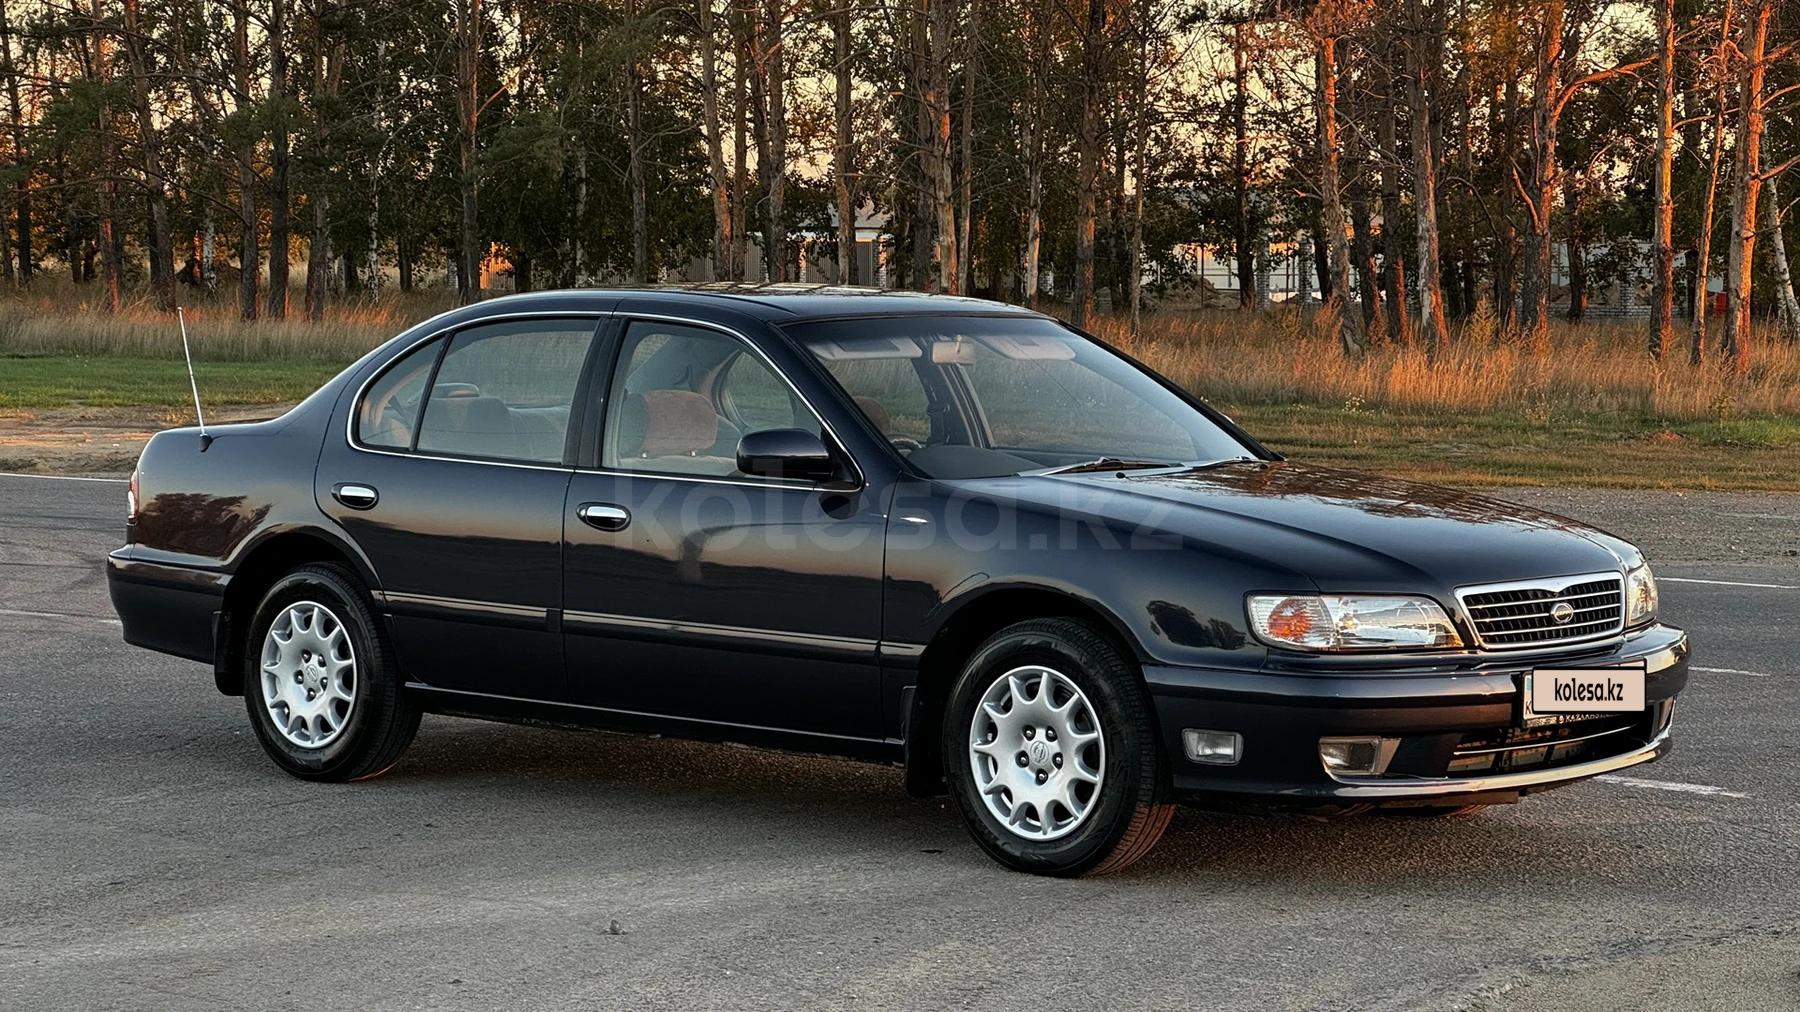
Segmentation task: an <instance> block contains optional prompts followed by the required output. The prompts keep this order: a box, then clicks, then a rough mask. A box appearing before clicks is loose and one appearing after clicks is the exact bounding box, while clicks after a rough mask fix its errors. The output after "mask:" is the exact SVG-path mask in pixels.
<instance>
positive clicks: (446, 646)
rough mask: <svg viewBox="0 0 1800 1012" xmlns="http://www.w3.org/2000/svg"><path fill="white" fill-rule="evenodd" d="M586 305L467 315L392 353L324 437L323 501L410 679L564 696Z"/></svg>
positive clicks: (590, 327)
mask: <svg viewBox="0 0 1800 1012" xmlns="http://www.w3.org/2000/svg"><path fill="white" fill-rule="evenodd" d="M595 328H596V321H595V320H594V319H592V318H556V319H519V320H507V321H500V322H494V323H483V324H477V325H474V326H470V327H467V328H464V329H461V330H458V331H456V332H455V333H453V334H446V335H442V336H440V337H437V338H435V339H433V340H431V341H429V342H427V343H425V344H422V345H420V346H418V347H417V348H415V349H414V350H412V351H410V352H408V353H407V354H405V355H403V356H402V357H401V358H399V359H397V360H396V361H395V362H394V363H393V364H392V365H391V366H389V367H388V368H387V369H386V370H385V371H383V372H382V373H380V374H379V375H378V376H377V377H376V379H375V380H374V381H373V382H371V383H369V384H368V385H367V386H366V387H365V388H364V390H363V392H362V396H361V397H360V399H359V400H358V401H357V402H356V403H354V404H352V405H351V407H350V411H351V418H350V423H349V429H350V433H349V438H350V440H353V442H347V441H346V440H345V439H343V438H337V439H328V440H327V441H326V450H325V452H324V454H323V455H322V456H321V458H320V460H319V471H318V478H317V493H318V501H319V505H320V507H321V508H322V509H324V510H325V511H326V513H328V514H329V515H330V516H331V517H332V518H333V519H334V520H336V521H337V522H338V523H339V524H340V525H342V526H343V528H344V529H345V531H347V532H348V533H349V535H350V537H351V538H352V539H354V540H355V542H356V544H357V545H358V546H359V547H360V548H361V549H362V550H363V552H364V553H365V554H366V555H367V556H368V559H369V562H370V564H371V565H372V566H373V567H374V569H375V572H376V575H377V578H378V579H379V581H380V585H381V586H380V589H379V591H378V594H379V596H380V597H381V599H382V600H381V604H382V605H383V607H384V609H385V610H386V611H387V612H388V614H389V615H391V616H392V623H393V624H392V628H393V631H394V634H395V638H396V640H397V643H396V646H397V648H398V650H399V653H400V662H401V665H402V668H403V670H404V671H405V672H406V675H407V677H408V678H409V679H411V680H415V681H420V682H424V683H426V684H429V685H432V686H434V687H438V688H445V689H457V690H463V691H471V692H482V693H493V694H498V695H505V696H517V697H522V698H529V699H551V700H554V699H561V698H562V697H563V677H562V644H561V639H560V636H559V635H558V634H557V632H556V630H555V626H554V616H555V613H556V609H558V608H560V607H561V605H562V514H563V504H564V496H565V494H566V493H567V491H568V484H569V475H570V474H571V472H572V466H571V465H572V460H573V456H572V454H573V450H572V448H571V446H570V440H569V438H568V434H569V430H570V424H569V416H570V413H571V408H572V406H573V404H574V400H575V396H576V390H577V386H578V385H579V382H578V381H579V377H580V376H581V373H582V369H583V366H584V363H585V362H586V360H587V357H588V355H589V352H590V349H591V346H592V344H593V341H594V333H595Z"/></svg>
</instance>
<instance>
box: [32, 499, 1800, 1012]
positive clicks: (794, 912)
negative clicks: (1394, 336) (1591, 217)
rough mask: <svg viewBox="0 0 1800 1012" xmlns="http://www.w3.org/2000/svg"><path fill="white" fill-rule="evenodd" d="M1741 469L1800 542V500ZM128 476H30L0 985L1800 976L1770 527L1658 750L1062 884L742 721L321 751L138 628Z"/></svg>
mask: <svg viewBox="0 0 1800 1012" xmlns="http://www.w3.org/2000/svg"><path fill="white" fill-rule="evenodd" d="M1613 495H1615V496H1622V495H1624V494H1622V493H1613ZM1554 498H1555V494H1554V493H1545V494H1542V495H1540V496H1539V497H1538V499H1539V501H1546V499H1549V500H1553V499H1554ZM1572 501H1573V500H1572ZM1743 501H1744V503H1746V504H1747V505H1744V506H1743V507H1742V511H1743V512H1744V513H1745V514H1746V515H1752V516H1754V517H1757V518H1761V519H1760V520H1758V522H1759V523H1763V524H1765V525H1769V524H1772V525H1773V527H1772V528H1771V529H1773V530H1775V531H1777V532H1780V533H1776V534H1772V535H1771V534H1765V535H1763V536H1764V537H1769V538H1774V539H1775V540H1781V539H1784V538H1785V539H1786V541H1785V542H1784V544H1785V545H1786V546H1787V547H1792V546H1793V545H1794V544H1795V543H1796V542H1797V541H1800V539H1796V538H1795V537H1794V535H1795V532H1797V531H1800V497H1791V498H1784V497H1778V496H1763V497H1746V498H1745V499H1744V500H1743ZM1622 502H1623V503H1624V505H1625V507H1626V510H1625V511H1622V512H1621V513H1620V514H1619V515H1618V516H1614V517H1602V518H1599V519H1601V520H1602V521H1603V522H1604V521H1609V520H1610V521H1613V523H1612V526H1614V527H1615V528H1617V529H1620V531H1621V533H1626V534H1631V533H1632V532H1631V531H1630V530H1629V529H1628V526H1629V525H1628V523H1627V521H1629V519H1630V517H1631V515H1632V514H1631V513H1629V511H1628V507H1629V505H1630V499H1629V497H1628V496H1627V497H1626V498H1625V499H1623V500H1622ZM123 504H124V490H123V486H122V485H120V484H117V483H113V484H106V483H89V482H77V481H57V480H44V479H30V478H12V477H0V1008H5V1009H36V1008H47V1007H55V1008H58V1009H86V1008H130V1009H146V1008H163V1007H169V1008H211V1007H218V1008H234V1009H235V1008H270V1009H277V1008H294V1009H309V1008H334V1007H344V1006H357V1007H370V1008H383V1009H400V1008H443V1007H531V1008H684V1009H686V1008H775V1009H786V1008H843V1007H852V1006H862V1007H874V1008H888V1007H905V1008H981V1009H991V1008H1003V1007H1018V1006H1040V1007H1044V1006H1047V1007H1058V1006H1062V1007H1071V1008H1095V1007H1104V1008H1181V1009H1195V1008H1205V1009H1229V1008H1245V1009H1286V1008H1325V1009H1343V1008H1355V1009H1413V1008H1423V1009H1439V1008H1480V1009H1514V1008H1516V1009H1558V1008H1588V1007H1600V1008H1643V1007H1651V1006H1657V1007H1666V1008H1730V1009H1747V1008H1756V1009H1780V1008H1800V804H1797V802H1796V799H1797V798H1800V747H1797V746H1800V629H1797V628H1796V625H1797V624H1800V564H1796V562H1795V560H1794V559H1793V558H1792V557H1783V556H1782V555H1781V552H1780V551H1778V550H1774V549H1773V548H1772V549H1771V551H1770V552H1769V554H1768V556H1767V557H1766V558H1763V557H1760V556H1758V555H1757V553H1755V552H1749V553H1747V554H1741V555H1733V556H1731V558H1732V559H1735V560H1739V561H1734V562H1731V563H1729V564H1725V563H1719V562H1711V563H1708V562H1697V561H1687V562H1680V561H1674V562H1665V563H1664V564H1663V565H1662V566H1661V567H1659V568H1660V573H1661V575H1662V576H1663V577H1664V586H1663V592H1664V602H1665V614H1666V616H1667V618H1668V619H1669V620H1670V621H1672V622H1675V623H1677V624H1680V625H1683V626H1686V627H1688V628H1689V629H1690V630H1692V631H1693V633H1694V636H1695V639H1696V643H1697V649H1696V658H1695V663H1696V664H1697V665H1699V668H1698V670H1697V672H1696V674H1695V677H1694V682H1693V684H1692V686H1691V687H1690V688H1689V690H1688V693H1687V694H1686V696H1685V697H1684V698H1683V700H1682V705H1681V709H1680V712H1679V713H1678V715H1677V730H1678V746H1677V749H1676V752H1675V754H1674V756H1672V757H1671V758H1669V759H1668V760H1666V761H1664V762H1662V763H1659V764H1656V765H1653V766H1647V767H1639V768H1638V769H1635V770H1632V771H1630V773H1631V777H1630V778H1629V779H1628V780H1624V781H1619V780H1615V781H1610V782H1599V781H1592V782H1588V783H1584V784H1580V785H1577V786H1574V787H1570V788H1568V789H1565V790H1562V791H1558V792H1555V793H1552V794H1549V795H1545V796H1542V797H1539V798H1532V799H1528V800H1527V801H1526V802H1525V803H1524V804H1521V805H1517V806H1511V807H1507V808H1502V809H1497V810H1493V811H1491V812H1489V813H1486V814H1483V815H1481V816H1479V817H1476V818H1474V819H1470V820H1465V821H1459V822H1447V823H1438V822H1428V821H1420V820H1414V819H1406V818H1398V817H1392V816H1365V817H1362V818H1359V819H1348V820H1337V821H1329V822H1327V821H1316V820H1313V819H1309V818H1304V817H1298V816H1279V817H1267V816H1265V817H1257V816H1224V815H1215V814H1207V813H1202V812H1197V811H1183V812H1181V813H1180V814H1179V815H1177V817H1176V820H1175V823H1174V825H1173V827H1172V828H1171V830H1170V832H1169V834H1168V835H1167V836H1166V837H1165V838H1164V840H1163V843H1162V846H1161V847H1160V848H1159V849H1158V850H1157V851H1156V853H1154V854H1153V855H1152V856H1151V857H1150V858H1149V859H1148V860H1146V861H1144V862H1143V863H1141V864H1139V865H1137V866H1136V867H1134V868H1133V869H1131V870H1130V871H1129V872H1128V873H1126V874H1124V875H1121V876H1117V877H1112V878H1106V879H1099V880H1086V881H1076V882H1065V881H1054V880H1045V879H1035V878H1031V877H1027V876H1023V875H1017V874H1013V873H1009V872H1006V871H1003V870H1001V869H1000V868H999V867H998V866H996V865H993V864H992V863H990V862H989V861H988V860H987V859H986V858H984V857H983V856H982V855H981V854H980V853H979V852H977V850H976V849H975V847H974V846H973V845H972V844H971V843H969V842H968V841H967V840H966V839H965V837H964V835H963V832H962V829H961V828H960V827H959V826H958V825H957V823H956V820H955V818H954V816H953V815H952V814H951V813H950V812H949V811H947V810H946V809H945V808H944V806H943V805H942V804H941V803H939V802H937V801H918V800H913V799H910V798H908V797H906V796H905V794H903V793H902V791H901V789H900V778H899V775H898V774H897V773H896V772H895V771H893V770H889V769H885V768H877V767H864V766H858V765H855V764H851V763H843V762H835V761H828V760H814V759H800V758H794V757H788V756H780V755H771V754H765V753H760V752H755V751H751V750H747V749H739V748H731V747H718V746H702V745H691V744H685V743H680V742H669V741H655V740H645V739H634V738H627V737H618V736H612V735H600V734H578V733H573V732H558V731H550V730H537V729H526V728H518V727H509V726H504V725H499V724H484V723H477V722H472V721H453V720H449V719H440V718H427V721H426V724H425V726H424V728H423V729H422V730H421V732H420V734H419V738H418V741H417V743H416V744H415V745H414V746H413V748H412V751H411V752H409V753H408V754H407V756H406V757H405V758H404V759H403V760H402V761H401V763H400V765H399V766H398V767H397V768H396V769H395V770H394V771H393V772H392V773H390V774H389V775H387V776H386V777H384V778H382V779H379V780H376V781H372V782H369V783H363V784H352V785H341V786H340V785H315V784H304V783H300V782H298V781H295V780H292V779H289V778H288V777H286V776H284V775H283V774H281V773H279V772H278V771H277V770H276V769H275V767H274V766H273V765H271V764H270V763H269V762H268V761H267V760H266V759H265V758H264V756H263V755H262V752H261V750H260V749H259V748H258V746H257V744H256V742H255V741H254V739H253V738H252V736H251V734H250V732H249V730H248V727H247V724H246V718H245V714H244V711H243V707H242V705H241V703H240V701H238V700H236V699H227V698H225V697H222V696H220V695H218V694H217V693H216V692H215V691H214V690H213V688H212V684H211V681H212V680H211V677H210V674H209V672H208V670H207V669H206V668H205V667H204V666H202V665H198V664H194V663H190V662H186V661H180V660H175V659H173V658H169V657H163V656H160V655H157V654H152V653H148V652H145V651H141V650H137V649H134V648H131V647H127V646H126V645H125V644H123V643H122V642H120V640H119V630H118V627H117V625H116V624H115V623H114V622H113V621H112V620H111V618H110V616H111V610H110V608H109V606H108V604H107V601H106V592H105V586H104V580H103V576H102V571H101V565H100V559H101V558H102V557H103V556H104V553H105V552H106V551H107V550H108V549H109V548H111V547H113V546H114V545H115V544H117V543H118V541H119V539H120V534H121V526H120V525H121V514H122V510H123ZM1675 512H1676V513H1680V511H1675ZM1621 518H1623V519H1621ZM1670 522H1673V521H1670ZM1689 522H1692V523H1694V524H1696V525H1708V526H1715V525H1717V524H1719V523H1721V522H1722V521H1721V520H1720V517H1719V514H1718V512H1717V508H1714V509H1711V510H1706V511H1701V512H1700V513H1699V514H1698V515H1694V516H1692V517H1691V518H1689ZM1655 540H1657V541H1658V543H1660V544H1664V545H1679V544H1681V543H1682V542H1681V539H1680V538H1679V536H1678V532H1677V533H1675V534H1672V533H1671V531H1670V530H1669V529H1667V528H1666V527H1665V528H1663V529H1660V530H1659V531H1658V532H1656V534H1655ZM1734 547H1737V546H1734ZM1662 557H1664V558H1673V559H1677V560H1679V559H1680V558H1681V556H1680V553H1679V552H1675V553H1673V554H1672V555H1671V554H1670V553H1668V552H1666V551H1665V553H1664V554H1663V556H1662ZM1745 559H1748V561H1744V560H1745ZM1681 580H1695V581H1708V580H1712V581H1727V582H1722V583H1709V582H1677V581H1681ZM1742 584H1769V585H1772V586H1743V585H1742Z"/></svg>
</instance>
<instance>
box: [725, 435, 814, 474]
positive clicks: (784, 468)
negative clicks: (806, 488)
mask: <svg viewBox="0 0 1800 1012" xmlns="http://www.w3.org/2000/svg"><path fill="white" fill-rule="evenodd" d="M737 466H738V470H739V471H742V472H744V473H745V474H753V475H756V476H757V477H760V478H798V479H800V480H803V481H818V482H823V481H830V480H831V479H833V478H835V477H837V475H838V467H837V462H836V461H835V460H833V459H831V451H830V450H828V449H826V448H825V441H824V440H822V439H820V438H819V437H818V436H815V435H813V434H812V433H810V432H807V431H806V430H805V429H764V430H763V431H761V432H751V433H748V434H746V435H745V436H744V438H742V439H740V440H738V448H737Z"/></svg>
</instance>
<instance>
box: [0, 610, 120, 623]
mask: <svg viewBox="0 0 1800 1012" xmlns="http://www.w3.org/2000/svg"><path fill="white" fill-rule="evenodd" d="M0 615H9V616H12V617H14V618H69V619H74V620H75V621H77V622H104V623H106V624H107V625H118V624H119V620H118V619H116V618H105V617H103V616H100V615H71V614H69V613H68V612H66V611H18V610H16V609H13V608H0Z"/></svg>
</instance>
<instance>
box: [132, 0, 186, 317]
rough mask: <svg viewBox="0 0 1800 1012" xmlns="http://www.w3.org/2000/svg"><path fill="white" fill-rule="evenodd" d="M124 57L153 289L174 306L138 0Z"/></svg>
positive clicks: (165, 203)
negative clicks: (147, 216) (135, 127)
mask: <svg viewBox="0 0 1800 1012" xmlns="http://www.w3.org/2000/svg"><path fill="white" fill-rule="evenodd" d="M123 6H124V11H125V31H124V33H123V36H122V38H123V41H124V43H125V59H126V63H127V64H128V65H129V67H130V72H131V104H132V107H133V110H134V111H135V112H136V114H137V122H138V154H139V156H140V157H141V158H142V167H143V172H144V193H145V203H146V204H147V205H148V209H149V212H150V228H149V234H148V235H147V236H146V245H147V246H148V247H149V249H148V251H147V252H148V253H149V255H150V292H151V295H152V296H153V297H154V298H155V299H156V308H158V309H160V310H162V311H164V312H174V310H175V249H174V246H173V244H172V240H171V239H170V236H169V191H168V186H167V185H166V184H165V183H164V181H163V167H162V131H161V128H160V127H159V126H158V124H157V120H156V115H155V113H154V111H153V110H152V109H151V107H150V65H149V61H148V60H146V59H145V57H144V35H143V31H142V25H141V23H140V22H139V20H138V0H125V2H124V5H123Z"/></svg>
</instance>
